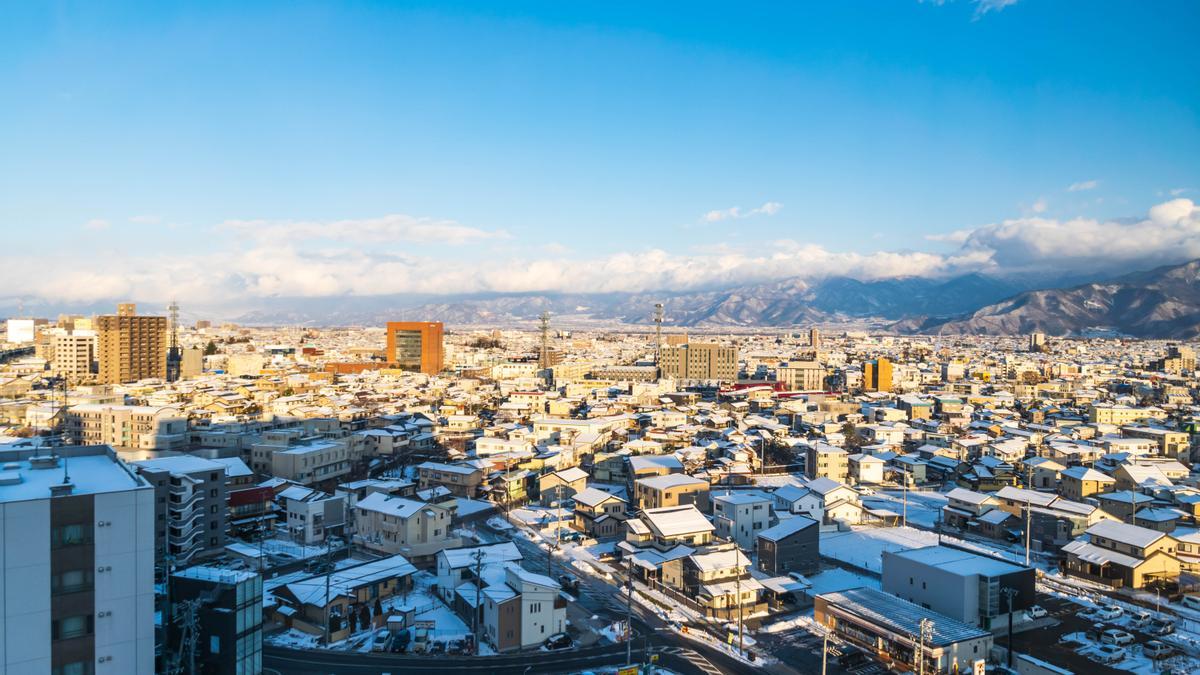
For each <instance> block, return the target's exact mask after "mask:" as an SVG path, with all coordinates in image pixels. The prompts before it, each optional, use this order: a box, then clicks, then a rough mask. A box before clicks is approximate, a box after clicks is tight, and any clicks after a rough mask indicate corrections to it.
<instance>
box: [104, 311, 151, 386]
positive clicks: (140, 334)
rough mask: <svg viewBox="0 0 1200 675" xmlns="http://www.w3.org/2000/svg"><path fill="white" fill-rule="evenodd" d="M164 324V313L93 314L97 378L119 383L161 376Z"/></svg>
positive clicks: (107, 382) (105, 382)
mask: <svg viewBox="0 0 1200 675" xmlns="http://www.w3.org/2000/svg"><path fill="white" fill-rule="evenodd" d="M125 311H127V312H131V311H132V310H125ZM167 327H168V326H167V317H165V316H138V315H136V314H133V313H124V314H122V313H118V314H117V315H115V316H113V315H108V316H98V317H96V331H97V336H98V337H97V343H98V349H97V360H98V361H99V365H100V368H99V376H98V379H99V381H100V382H101V383H103V384H122V383H125V382H136V381H138V380H144V379H147V378H162V379H165V378H166V376H167Z"/></svg>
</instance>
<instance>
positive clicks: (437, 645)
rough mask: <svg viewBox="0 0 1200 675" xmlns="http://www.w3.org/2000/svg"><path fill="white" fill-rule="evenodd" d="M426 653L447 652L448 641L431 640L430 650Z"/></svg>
mask: <svg viewBox="0 0 1200 675" xmlns="http://www.w3.org/2000/svg"><path fill="white" fill-rule="evenodd" d="M426 653H428V654H445V653H446V643H445V642H430V643H429V651H428V652H426Z"/></svg>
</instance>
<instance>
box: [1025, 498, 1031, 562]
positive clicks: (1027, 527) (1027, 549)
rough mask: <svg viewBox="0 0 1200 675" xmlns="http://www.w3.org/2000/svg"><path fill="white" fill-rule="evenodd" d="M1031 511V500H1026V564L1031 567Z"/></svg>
mask: <svg viewBox="0 0 1200 675" xmlns="http://www.w3.org/2000/svg"><path fill="white" fill-rule="evenodd" d="M1031 512H1032V509H1031V508H1029V502H1028V501H1026V502H1025V566H1026V567H1029V522H1030V519H1031V516H1030V513H1031Z"/></svg>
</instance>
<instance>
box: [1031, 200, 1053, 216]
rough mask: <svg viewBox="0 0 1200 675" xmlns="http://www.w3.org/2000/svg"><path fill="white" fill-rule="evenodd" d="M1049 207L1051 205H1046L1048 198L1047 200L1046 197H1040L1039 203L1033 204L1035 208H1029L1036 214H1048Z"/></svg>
mask: <svg viewBox="0 0 1200 675" xmlns="http://www.w3.org/2000/svg"><path fill="white" fill-rule="evenodd" d="M1048 206H1049V205H1048V204H1047V203H1046V198H1045V197H1038V199H1037V201H1036V202H1034V203H1033V206H1031V207H1029V208H1030V209H1031V210H1032V211H1033V212H1034V213H1045V212H1046V208H1047V207H1048Z"/></svg>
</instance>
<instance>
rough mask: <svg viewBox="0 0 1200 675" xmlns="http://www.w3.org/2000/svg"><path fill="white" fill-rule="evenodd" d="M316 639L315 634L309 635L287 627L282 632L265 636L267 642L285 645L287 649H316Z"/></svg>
mask: <svg viewBox="0 0 1200 675" xmlns="http://www.w3.org/2000/svg"><path fill="white" fill-rule="evenodd" d="M317 639H318V638H317V636H316V635H309V634H308V633H305V632H302V631H298V630H296V629H295V628H289V629H287V630H286V631H284V632H282V633H276V634H275V635H268V636H267V637H266V638H265V640H266V641H267V642H269V643H271V644H273V645H275V646H276V647H287V648H289V649H316V648H317Z"/></svg>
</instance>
